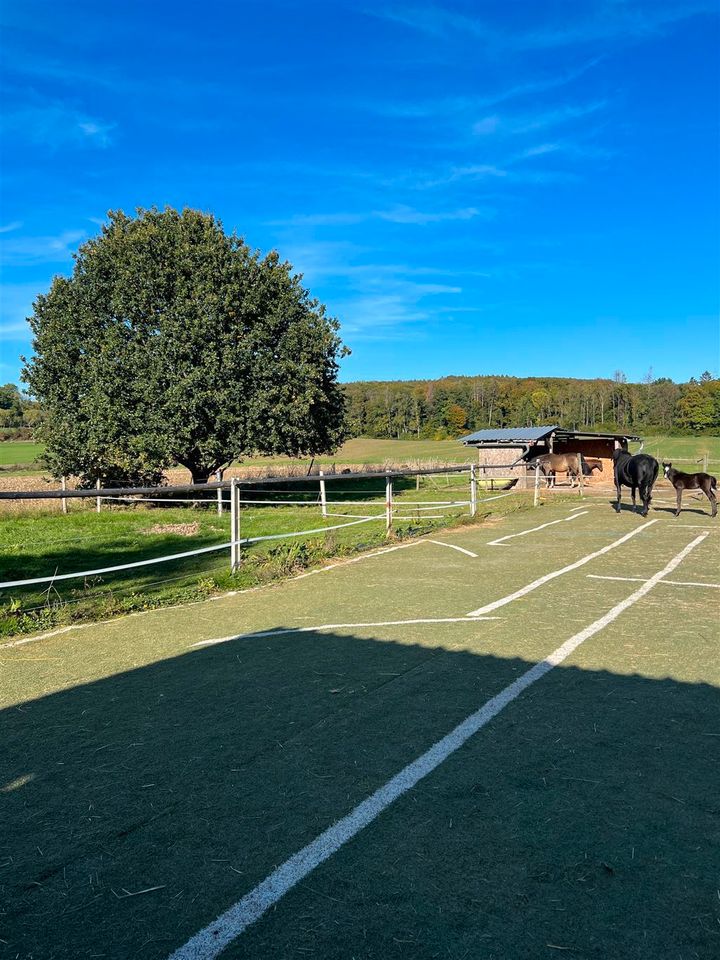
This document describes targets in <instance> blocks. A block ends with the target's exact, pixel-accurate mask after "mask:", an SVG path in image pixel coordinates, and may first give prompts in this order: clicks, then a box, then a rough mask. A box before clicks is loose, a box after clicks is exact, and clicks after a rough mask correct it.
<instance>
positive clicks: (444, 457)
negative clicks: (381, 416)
mask: <svg viewBox="0 0 720 960" xmlns="http://www.w3.org/2000/svg"><path fill="white" fill-rule="evenodd" d="M43 449H44V448H43V445H42V444H38V443H32V442H30V441H27V442H18V441H4V442H0V467H5V468H7V467H8V466H13V465H20V466H18V472H22V473H40V472H41V471H40V467H39V466H38V465H37V464H36V465H34V466H33V460H35V459H36V458H37V457H38V456H40V454H41V453H42V451H43ZM644 449H645V451H646V452H647V453H650V454H652V455H653V456H655V457H659V458H662V457H665V458H666V459H667V458H669V459H672V458H673V457H675V458H679V457H683V458H689V459H700V458H701V457H702V456H703V454H705V453H707V454H708V457H709V458H710V459H711V460H715V461H717V462H718V463H720V437H665V436H660V437H649V438H648V439H647V440H646V442H645V448H644ZM418 460H421V461H423V462H425V463H427V462H430V461H435V460H437V461H442V462H443V463H468V462H471V461H473V460H474V454H473V452H472V451H471V450H468V449H467V448H465V447H463V446H462V444H460V443H458V441H457V440H371V439H368V438H367V437H358V438H356V439H354V440H348V442H347V443H345V444H343V446H342V447H341V448H340V450H338V452H337V453H336V454H334V455H333V456H330V457H318V458H317V460H316V461H315V465H316V466H317V465H320V466H322V465H323V464H327V465H331V464H333V463H335V464H337V465H339V466H345V465H347V464H367V463H378V464H382V463H386V462H388V463H410V464H412V463H414V462H415V461H418ZM238 466H240V467H248V468H250V467H255V466H258V467H272V466H279V467H288V466H293V467H297V468H302V467H305V468H307V467H309V466H310V460H309V459H293V458H291V457H253V458H252V459H246V460H243V461H241V462H240V463H239V464H238ZM13 472H14V471H12V470H7V469H6V470H5V471H4V475H5V476H6V477H7V476H8V475H11V474H12V473H13ZM711 472H712V471H711ZM716 472H717V471H716Z"/></svg>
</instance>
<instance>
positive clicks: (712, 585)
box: [588, 573, 720, 590]
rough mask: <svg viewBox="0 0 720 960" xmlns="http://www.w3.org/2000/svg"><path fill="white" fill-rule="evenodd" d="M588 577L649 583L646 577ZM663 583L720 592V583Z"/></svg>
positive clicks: (691, 581)
mask: <svg viewBox="0 0 720 960" xmlns="http://www.w3.org/2000/svg"><path fill="white" fill-rule="evenodd" d="M588 577H589V578H590V579H592V580H622V581H624V582H625V583H647V580H646V579H645V577H601V576H600V575H599V574H597V573H589V574H588ZM662 582H663V583H669V584H672V586H673V587H710V589H712V590H720V583H700V581H699V580H663V581H662Z"/></svg>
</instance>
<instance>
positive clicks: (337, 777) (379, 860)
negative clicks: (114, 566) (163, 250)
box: [0, 493, 720, 960]
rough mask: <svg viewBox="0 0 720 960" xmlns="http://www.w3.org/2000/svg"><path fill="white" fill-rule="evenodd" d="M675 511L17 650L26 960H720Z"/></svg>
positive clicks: (714, 798)
mask: <svg viewBox="0 0 720 960" xmlns="http://www.w3.org/2000/svg"><path fill="white" fill-rule="evenodd" d="M508 499H512V498H508ZM499 502H500V503H503V502H505V501H499ZM688 507H689V509H688V510H687V511H686V512H685V513H683V515H682V519H681V520H679V521H674V520H673V519H672V517H671V515H670V513H669V512H668V510H669V509H670V508H669V507H668V506H667V505H666V504H665V503H664V498H663V497H662V496H661V495H660V494H659V493H658V496H657V500H656V503H655V508H654V509H653V510H652V511H651V514H650V517H649V519H650V521H652V522H650V523H645V522H644V521H643V520H642V519H641V518H640V517H639V516H638V515H637V514H634V513H632V512H630V511H629V510H623V511H622V512H621V513H620V515H616V514H615V513H614V512H613V511H612V509H611V508H610V507H609V506H608V504H607V500H604V499H598V500H592V501H591V500H587V501H585V502H583V503H580V502H579V501H574V502H573V503H572V504H571V503H568V502H567V501H566V502H555V501H554V502H552V503H549V504H547V505H546V506H544V507H542V508H540V509H539V510H535V511H524V512H513V513H511V514H508V515H507V516H504V517H499V516H494V517H492V518H491V519H490V521H489V522H488V523H487V524H485V525H476V526H466V527H462V528H458V529H454V530H444V531H439V532H438V531H436V532H434V534H433V536H432V538H431V540H421V541H420V542H417V543H415V542H413V543H412V545H410V542H406V543H401V544H398V546H399V548H400V549H398V550H395V551H393V552H386V553H376V554H375V555H366V556H365V557H364V559H363V560H362V561H361V562H353V563H345V564H341V565H339V566H335V567H333V568H332V569H327V570H325V571H323V572H318V573H317V574H315V575H312V576H309V577H305V578H302V579H295V580H293V581H291V582H285V583H282V584H277V585H271V586H267V587H264V588H262V589H259V590H255V591H251V592H247V593H242V594H236V595H234V596H227V597H224V598H221V599H217V600H213V601H206V602H202V603H198V604H195V605H193V606H192V607H184V608H174V609H169V610H153V611H150V612H146V613H142V614H138V615H135V616H132V617H125V618H120V619H116V620H114V621H112V622H110V623H105V624H100V625H94V626H84V627H74V628H71V629H70V630H69V631H67V632H63V633H60V634H57V635H55V636H49V637H46V638H44V639H38V640H36V641H32V638H30V637H24V638H23V643H22V644H21V645H13V644H14V643H16V641H10V642H9V645H8V643H6V644H5V645H4V646H2V647H0V669H2V684H0V705H1V707H2V709H0V737H2V743H3V751H2V760H1V761H0V763H1V764H2V768H1V772H0V803H2V806H3V821H2V822H3V828H4V829H3V833H4V840H3V851H2V860H1V861H0V866H2V872H0V894H1V895H0V937H1V938H2V943H3V947H4V949H5V950H6V952H7V955H8V956H11V957H19V958H22V960H30V958H33V960H40V958H42V960H80V958H91V957H101V956H102V957H105V958H117V960H126V958H129V957H143V958H147V960H166V958H169V957H171V956H175V957H176V958H180V957H184V958H190V957H193V958H200V957H202V958H204V960H205V958H209V957H211V956H216V955H217V949H216V943H217V942H222V943H225V942H226V940H227V949H226V950H225V951H224V952H223V953H222V954H221V958H222V960H225V958H227V960H240V958H247V960H249V958H253V960H257V958H263V960H264V958H268V960H269V958H272V960H285V958H288V960H289V958H297V957H305V956H307V957H322V958H324V960H325V958H327V960H347V958H350V957H355V958H363V960H366V958H367V960H370V958H383V960H395V958H397V960H400V958H406V957H409V956H411V957H414V958H421V960H425V958H428V960H429V958H431V957H454V958H455V957H457V958H460V957H467V958H473V960H476V958H479V960H492V958H496V960H500V958H502V960H505V958H518V960H524V958H528V960H535V958H555V957H557V956H558V955H567V956H569V957H577V958H583V960H605V958H609V957H612V958H613V960H658V958H660V957H662V958H665V957H667V958H680V957H683V958H700V960H711V958H714V957H716V956H717V952H718V944H719V943H720V937H719V935H718V930H719V928H718V919H719V918H720V913H719V908H720V903H719V901H718V896H717V886H718V885H717V863H718V860H719V859H720V844H719V837H720V834H719V832H718V829H717V817H718V789H717V782H718V779H717V775H718V766H717V746H718V743H717V738H718V736H719V735H720V726H719V725H718V717H720V689H719V688H720V663H719V661H718V657H717V641H718V639H719V637H718V616H717V614H718V599H719V596H718V595H719V594H720V590H718V589H716V586H714V585H717V584H718V580H720V578H719V577H718V569H719V568H720V565H719V563H718V561H719V560H720V553H719V550H718V547H719V545H720V536H719V533H718V531H719V529H720V528H718V526H717V522H712V521H710V520H709V518H708V516H707V512H704V513H701V512H699V511H700V508H701V505H700V504H699V503H695V502H691V503H689V504H688ZM703 509H704V508H703ZM572 511H575V515H574V514H573V512H572ZM573 516H574V519H569V518H570V517H573ZM66 519H67V518H66ZM546 524H547V526H545V525H546ZM535 528H537V529H535ZM706 532H707V535H706ZM518 534H522V535H521V536H518ZM432 541H439V542H432ZM493 541H500V542H499V543H498V544H497V545H492V543H493ZM455 548H461V549H462V550H463V551H466V552H460V551H459V550H458V549H455ZM603 551H604V552H603ZM353 559H356V560H357V559H358V558H353ZM671 566H672V569H671ZM663 570H665V573H664V578H663V582H657V577H656V576H655V575H657V574H659V573H660V572H661V571H663ZM549 574H554V575H553V576H549ZM604 577H609V578H611V579H602V578H604ZM617 577H620V578H622V577H625V578H629V579H627V580H622V579H620V580H618V579H612V578H617ZM648 578H653V579H652V580H651V581H650V582H649V583H648V582H647V581H648ZM687 584H692V585H687ZM499 601H502V602H499ZM621 605H622V607H621ZM487 607H490V608H491V609H490V611H489V615H490V616H495V617H497V618H498V619H489V620H478V619H472V618H471V619H468V614H469V613H470V612H474V611H476V610H478V609H483V608H487ZM571 638H574V639H573V642H574V644H575V646H574V648H573V647H571V646H565V647H563V645H564V644H566V641H568V640H570V639H571ZM583 638H585V639H584V642H581V641H583ZM27 641H30V642H27ZM212 641H216V642H212ZM557 650H559V651H560V653H558V654H557V655H556V656H555V657H554V659H553V660H552V661H549V663H548V665H549V664H550V663H555V664H557V665H556V666H555V668H554V669H552V670H551V671H550V672H549V673H546V674H545V675H544V676H542V677H541V678H540V679H537V682H534V683H532V685H531V686H527V688H526V689H525V690H524V692H520V693H519V695H517V696H516V698H515V699H513V696H515V695H516V694H517V693H518V691H519V690H520V687H518V686H517V685H516V686H515V687H514V686H513V684H515V682H516V681H518V678H520V677H523V676H524V675H526V673H527V671H528V670H529V669H532V667H533V665H535V664H538V663H540V662H541V661H543V660H544V659H545V658H547V657H548V656H549V654H550V653H551V651H557ZM563 657H564V659H563ZM533 676H539V674H533ZM527 682H528V683H529V682H530V681H527ZM508 691H510V692H508ZM513 691H515V692H514V693H513ZM495 697H499V699H498V700H493V699H492V698H495ZM492 703H494V704H495V706H494V707H492V710H491V709H490V707H488V708H487V710H486V713H485V714H483V715H482V716H483V717H484V718H485V719H483V720H481V721H474V723H475V727H474V728H473V729H475V730H476V732H475V733H474V734H472V735H469V733H468V736H469V739H467V740H466V741H465V742H464V744H463V743H462V739H460V740H454V739H453V738H457V737H458V736H460V735H459V734H457V733H456V732H455V731H456V730H457V729H458V725H459V724H461V723H463V722H464V721H465V718H468V717H470V716H473V715H474V714H475V712H476V711H478V709H479V708H480V707H482V706H483V705H484V704H492ZM493 710H494V711H496V714H495V715H494V716H493ZM487 711H489V712H487ZM486 721H487V722H486ZM477 723H480V724H481V726H480V727H479V728H478V727H477ZM482 724H485V725H482ZM460 729H462V730H465V728H464V727H463V728H460ZM448 735H451V737H450V741H448V743H450V745H449V746H443V744H445V743H446V741H444V740H443V739H442V738H445V737H447V736H448ZM463 736H465V733H463ZM433 744H438V746H437V747H436V748H434V749H433V752H432V754H431V755H430V756H431V760H427V759H426V758H425V759H423V761H422V763H423V764H425V766H424V767H423V771H424V772H426V776H424V777H422V778H421V779H419V780H417V781H411V780H406V778H407V776H409V774H403V777H404V778H405V779H402V778H401V780H400V781H398V782H399V783H400V784H401V787H398V789H400V791H401V792H400V793H399V794H397V793H396V794H392V796H396V799H395V800H394V801H393V802H390V801H391V799H392V796H391V797H390V799H388V800H387V803H388V804H389V805H387V806H385V808H383V807H382V806H378V803H381V801H382V802H383V803H384V802H385V800H382V798H383V797H386V796H387V788H385V785H387V784H389V783H391V782H395V781H392V778H393V777H395V775H396V774H398V773H399V772H400V771H402V770H404V769H410V768H408V767H407V765H409V764H412V763H414V762H415V761H416V760H418V758H424V757H425V752H426V751H428V750H429V748H430V747H431V746H432V745H433ZM448 751H449V752H448ZM428 764H430V766H428ZM432 764H434V767H433V766H432ZM412 769H414V768H412ZM405 787H407V789H406V790H405V792H402V791H403V789H404V788H405ZM380 788H383V792H381V793H380V794H377V795H376V794H375V791H378V790H380ZM378 797H380V798H381V799H380V800H378V799H377V798H378ZM366 801H367V803H366ZM359 804H364V806H363V807H361V808H360V810H362V811H366V813H363V814H362V816H363V817H365V819H364V820H363V819H358V818H359V817H360V816H361V815H360V813H358V812H357V809H358V805H359ZM347 816H350V821H349V822H352V823H353V824H355V827H354V828H353V829H357V831H358V832H356V833H355V835H354V836H353V837H352V839H349V840H348V842H344V840H347V837H346V836H345V837H344V838H343V837H340V834H339V833H337V829H339V828H333V825H334V824H336V823H337V822H338V821H339V820H340V819H341V818H344V817H347ZM363 824H364V826H363ZM326 830H330V831H333V832H332V833H331V836H332V837H336V836H338V837H340V839H339V841H338V845H337V846H333V845H332V844H331V843H330V840H329V839H328V840H327V841H323V842H322V843H320V845H319V846H317V845H315V846H314V847H313V848H311V849H312V850H313V851H314V852H313V853H312V856H311V855H310V854H309V853H308V854H306V855H305V858H304V859H300V860H290V861H289V858H291V857H293V856H294V855H295V854H296V853H297V852H298V851H300V850H301V849H302V848H303V847H304V846H305V845H307V844H311V843H313V842H314V841H315V839H316V838H318V837H319V835H320V834H322V833H323V831H326ZM333 842H334V841H333ZM318 850H319V851H320V855H319V856H320V859H319V860H318V854H317V851H318ZM313 858H314V859H313ZM288 861H289V863H290V865H289V866H288V867H287V868H285V872H283V873H281V874H279V875H276V876H275V878H274V879H273V883H272V885H265V886H259V885H261V884H263V882H264V880H265V878H267V877H269V876H270V875H272V874H273V871H275V870H276V868H277V867H279V865H281V864H283V863H286V862H288ZM314 864H317V865H316V866H314ZM313 866H314V868H313ZM303 870H307V871H308V872H306V873H303ZM295 880H297V883H294V885H293V881H295ZM268 890H271V891H274V894H275V895H276V896H277V902H276V905H275V906H271V907H270V909H268V910H267V911H265V912H263V910H264V907H265V906H267V905H268V903H269V902H270V901H269V900H268V899H267V898H268V892H267V891H268ZM246 895H251V896H250V898H249V900H245V901H243V898H245V897H246ZM240 901H243V903H244V904H245V905H244V906H243V905H242V904H241V906H240V907H239V908H238V909H237V910H236V911H235V913H234V914H233V917H234V926H233V924H232V923H231V922H230V921H231V920H232V919H233V918H230V920H228V921H226V922H224V923H223V924H215V925H213V921H214V920H215V918H216V917H218V916H219V915H220V914H222V913H223V912H224V911H226V910H228V908H230V907H231V906H232V905H233V904H236V903H239V902H240ZM250 908H252V909H250ZM253 910H254V912H253ZM258 911H259V912H258ZM253 918H256V919H255V922H251V923H250V925H249V926H247V927H246V928H245V929H242V926H243V923H245V922H246V921H247V920H248V919H249V920H252V919H253ZM209 925H210V926H209ZM203 930H206V931H207V936H206V938H205V941H203V942H202V943H201V944H200V946H198V947H197V950H195V948H193V950H192V951H191V950H189V949H188V950H186V951H185V952H182V951H181V950H180V948H182V946H183V945H184V944H186V943H187V942H188V941H189V940H190V938H192V937H194V936H195V935H196V934H197V933H198V932H199V931H203ZM223 938H226V939H223ZM203 944H204V946H203ZM174 951H180V952H178V953H177V954H175V953H174ZM203 951H204V952H203Z"/></svg>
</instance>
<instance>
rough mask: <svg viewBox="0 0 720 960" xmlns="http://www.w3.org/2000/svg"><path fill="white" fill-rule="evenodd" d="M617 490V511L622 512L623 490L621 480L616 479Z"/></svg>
mask: <svg viewBox="0 0 720 960" xmlns="http://www.w3.org/2000/svg"><path fill="white" fill-rule="evenodd" d="M615 490H616V492H617V502H616V503H615V511H616V512H617V513H620V497H621V496H622V491H621V490H620V482H619V481H618V480H616V481H615Z"/></svg>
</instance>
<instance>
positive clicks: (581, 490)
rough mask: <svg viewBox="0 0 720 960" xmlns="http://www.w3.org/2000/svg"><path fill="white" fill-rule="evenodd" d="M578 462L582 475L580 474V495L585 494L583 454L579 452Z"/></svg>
mask: <svg viewBox="0 0 720 960" xmlns="http://www.w3.org/2000/svg"><path fill="white" fill-rule="evenodd" d="M578 462H579V464H580V475H579V476H578V493H579V495H580V497H582V495H583V455H582V454H581V453H579V454H578Z"/></svg>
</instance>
